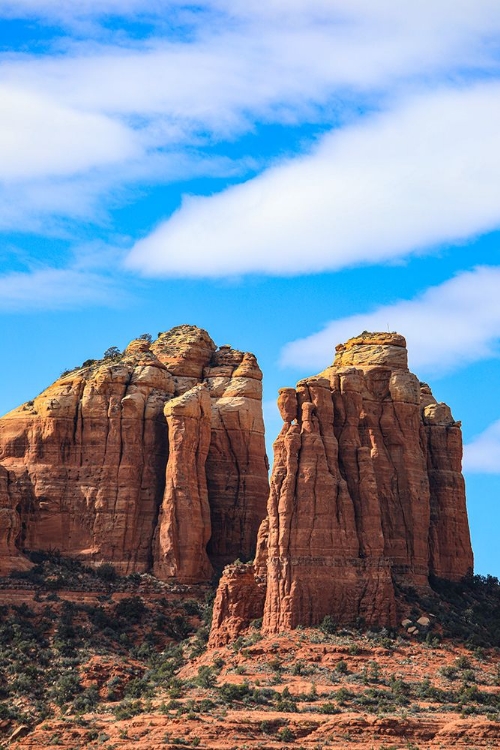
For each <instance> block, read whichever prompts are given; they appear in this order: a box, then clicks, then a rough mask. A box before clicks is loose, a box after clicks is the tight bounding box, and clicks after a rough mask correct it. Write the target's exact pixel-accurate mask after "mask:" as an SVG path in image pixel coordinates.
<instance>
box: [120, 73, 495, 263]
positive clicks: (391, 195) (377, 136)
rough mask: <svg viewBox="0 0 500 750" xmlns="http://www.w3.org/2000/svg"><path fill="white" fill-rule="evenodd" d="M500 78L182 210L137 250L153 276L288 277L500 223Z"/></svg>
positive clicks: (359, 128) (376, 119)
mask: <svg viewBox="0 0 500 750" xmlns="http://www.w3.org/2000/svg"><path fill="white" fill-rule="evenodd" d="M499 174H500V84H498V83H491V84H481V85H475V86H473V87H470V88H467V89H461V90H441V91H439V92H434V93H432V94H429V95H426V96H423V95H422V96H418V97H416V98H414V99H412V100H410V101H409V102H407V103H404V104H402V105H400V106H399V107H397V108H396V109H393V110H391V111H390V112H386V113H384V114H381V115H377V116H373V117H371V118H368V119H366V120H365V121H363V122H362V123H361V124H359V125H354V126H351V127H349V128H346V129H344V130H342V131H340V132H333V133H330V134H329V135H327V136H325V137H324V138H323V139H322V141H321V143H320V144H319V145H318V146H317V147H316V148H315V150H314V151H313V152H312V153H311V154H309V155H307V156H303V157H300V158H295V159H291V160H289V161H287V162H286V163H284V164H281V165H279V166H276V167H273V168H271V169H269V170H267V171H265V172H264V173H262V174H261V175H259V176H258V177H256V178H255V179H253V180H250V181H248V182H246V183H244V184H241V185H237V186H235V187H231V188H229V189H227V190H225V191H224V192H222V193H219V194H216V195H213V196H211V197H188V198H186V199H185V201H184V203H183V206H182V207H181V209H180V210H179V211H178V212H177V213H176V214H174V215H173V216H172V217H171V218H170V219H169V220H168V221H167V222H165V223H163V224H161V225H160V226H159V227H158V228H157V229H156V230H155V231H154V232H153V233H152V234H151V235H149V236H148V237H146V238H145V239H143V240H141V241H139V242H138V243H137V244H136V245H135V246H134V248H133V249H132V251H131V254H130V256H129V259H128V264H129V266H130V267H131V268H135V269H137V270H140V271H142V272H143V273H145V274H151V275H155V274H158V275H161V274H163V275H166V276H169V275H170V276H201V277H203V276H207V277H208V276H214V277H215V276H230V275H235V274H244V273H252V272H255V273H267V274H276V275H280V274H282V275H289V274H299V273H307V272H320V271H325V270H336V269H340V268H343V267H346V266H352V265H355V264H359V263H374V262H384V261H388V260H391V259H394V258H400V257H403V256H405V255H407V254H408V253H411V252H415V250H418V249H424V248H429V247H431V246H432V245H434V244H436V243H439V242H443V241H446V242H450V241H454V240H460V239H463V238H466V237H469V236H471V235H473V234H475V233H478V232H482V231H485V230H490V229H492V228H494V227H496V226H498V225H500V202H499V201H498V175H499Z"/></svg>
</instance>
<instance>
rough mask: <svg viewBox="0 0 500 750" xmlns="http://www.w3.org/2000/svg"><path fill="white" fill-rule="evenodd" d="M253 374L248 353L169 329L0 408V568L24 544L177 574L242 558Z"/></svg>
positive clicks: (254, 428)
mask: <svg viewBox="0 0 500 750" xmlns="http://www.w3.org/2000/svg"><path fill="white" fill-rule="evenodd" d="M261 380H262V374H261V372H260V369H259V367H258V365H257V362H256V359H255V357H254V356H253V355H252V354H248V353H244V352H240V351H237V350H233V349H231V348H230V347H228V346H224V347H221V348H220V349H217V347H216V345H215V344H214V342H213V341H212V339H211V338H210V336H209V335H208V333H207V332H206V331H203V330H202V329H200V328H196V327H195V326H178V327H177V328H174V329H172V330H171V331H167V332H166V333H163V334H160V335H159V336H158V339H157V340H156V341H155V342H153V343H152V344H151V343H150V342H149V341H148V340H145V339H144V338H141V339H137V340H135V341H133V342H131V344H129V346H128V347H127V349H126V350H125V352H124V353H123V354H122V355H120V356H114V357H113V356H111V357H108V358H107V359H104V360H100V361H96V362H94V361H89V362H87V363H85V366H82V367H81V368H79V369H76V370H74V371H72V372H69V373H67V374H65V375H64V376H62V377H61V378H60V379H59V380H57V381H56V382H55V383H54V384H53V385H52V386H50V387H49V388H48V389H47V390H45V391H44V392H43V393H41V394H40V395H39V396H38V397H37V398H35V399H34V400H33V401H30V402H27V403H26V404H23V405H22V406H21V407H19V408H18V409H15V410H14V411H12V412H10V413H9V414H7V415H5V416H4V417H3V418H2V419H1V420H0V519H1V526H0V574H2V573H5V572H8V571H9V570H11V569H13V568H20V567H23V566H25V565H26V564H27V561H26V559H25V558H24V557H23V556H22V554H21V553H22V550H23V549H27V550H38V549H44V550H47V549H57V550H59V551H60V552H61V553H63V554H65V555H69V556H75V557H78V558H79V559H83V560H85V561H88V562H91V563H94V564H97V563H102V562H110V563H112V564H113V565H115V566H116V568H117V570H119V571H120V572H122V573H132V572H143V571H146V570H153V571H155V573H156V574H157V575H159V576H162V577H171V576H174V577H177V578H179V579H180V580H186V581H195V580H206V579H207V578H209V577H210V575H211V573H212V565H214V566H216V567H221V566H222V565H223V564H225V563H227V562H230V561H233V560H235V559H236V558H238V557H240V558H241V559H243V560H244V559H248V558H249V557H252V556H253V554H254V548H255V539H256V536H257V531H258V527H259V524H260V522H261V520H262V518H263V517H264V516H265V507H266V500H267V495H268V478H267V458H266V455H265V446H264V425H263V418H262V389H261ZM207 544H208V555H207Z"/></svg>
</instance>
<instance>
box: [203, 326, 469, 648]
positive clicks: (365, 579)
mask: <svg viewBox="0 0 500 750" xmlns="http://www.w3.org/2000/svg"><path fill="white" fill-rule="evenodd" d="M278 406H279V409H280V412H281V415H282V417H283V420H284V426H283V429H282V431H281V433H280V435H279V437H278V439H277V440H276V442H275V444H274V468H273V473H272V478H271V491H270V496H269V501H268V511H267V512H268V517H267V520H266V524H267V525H268V529H269V531H268V541H267V549H266V558H267V564H266V563H265V561H264V560H263V558H262V555H261V553H260V552H259V553H258V555H257V558H256V561H255V567H256V568H257V569H258V570H259V578H260V579H262V576H263V571H264V570H265V573H264V575H265V577H266V578H267V586H266V599H265V605H264V606H263V609H262V610H261V613H262V615H263V617H264V623H263V627H264V630H265V631H267V632H277V631H281V630H285V629H288V628H293V627H296V626H297V625H298V624H303V625H312V624H317V623H319V622H320V621H321V620H322V619H323V618H324V617H325V616H326V615H330V616H332V617H333V618H334V619H335V620H336V621H338V622H352V621H354V620H356V619H358V618H361V619H362V620H363V621H364V622H365V623H366V624H368V625H373V624H376V625H395V624H396V620H397V610H396V599H395V589H394V583H393V581H394V579H397V578H398V577H402V578H403V579H404V580H405V581H406V582H407V583H411V584H413V585H416V586H425V585H428V578H429V575H437V576H440V577H446V578H448V579H451V580H458V579H460V578H461V577H462V576H464V575H465V574H466V573H467V572H468V571H469V570H471V569H472V551H471V546H470V538H469V529H468V523H467V514H466V508H465V493H464V484H463V479H462V476H461V473H460V465H461V441H460V427H459V424H458V423H456V422H454V420H453V418H452V416H451V413H450V411H449V409H448V407H446V406H445V405H444V404H437V403H436V401H435V399H434V398H433V397H432V394H431V393H430V390H429V388H428V386H426V385H422V386H421V384H420V383H419V381H418V380H417V378H416V377H415V376H414V375H413V374H412V373H410V372H409V370H408V367H407V353H406V343H405V340H404V338H403V337H402V336H399V335H397V334H383V333H382V334H369V333H364V334H362V335H361V336H359V337H357V338H355V339H351V340H350V341H348V342H347V343H346V344H345V345H341V346H339V347H337V355H336V358H335V362H334V363H333V365H332V366H331V367H329V368H327V369H326V370H325V371H324V372H323V373H321V374H320V375H319V376H316V377H312V378H307V379H306V380H303V381H301V382H299V383H298V385H297V388H296V389H292V388H286V389H283V390H281V391H280V396H279V399H278ZM231 575H232V574H231V571H229V573H227V574H226V576H225V578H224V587H225V591H226V595H225V596H224V597H223V596H218V597H217V600H216V614H217V618H216V619H215V624H214V629H213V632H212V635H211V643H212V644H213V645H220V644H221V643H223V642H224V640H225V638H226V637H227V632H236V631H238V630H240V629H241V628H242V627H243V625H244V622H243V621H241V622H239V623H235V621H234V612H232V609H231V607H232V601H231V598H230V592H231V591H232V590H233V589H234V590H235V591H236V592H237V591H238V586H237V585H235V584H233V583H232V581H231ZM240 575H241V574H240ZM260 585H261V584H260ZM246 587H247V589H248V590H249V591H250V590H251V587H250V583H249V581H246ZM225 612H227V613H228V614H227V616H228V617H232V623H231V627H230V628H228V627H226V625H225V619H226V615H225ZM231 613H232V614H231ZM254 615H255V613H254Z"/></svg>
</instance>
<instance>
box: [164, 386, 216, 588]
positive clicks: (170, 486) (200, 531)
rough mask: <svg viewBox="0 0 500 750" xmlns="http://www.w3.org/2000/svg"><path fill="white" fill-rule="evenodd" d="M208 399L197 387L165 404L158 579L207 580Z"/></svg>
mask: <svg viewBox="0 0 500 750" xmlns="http://www.w3.org/2000/svg"><path fill="white" fill-rule="evenodd" d="M210 411H211V409H210V396H209V395H208V391H207V388H206V386H205V385H197V386H195V387H194V388H191V389H190V390H189V391H186V393H184V394H183V395H181V396H178V397H177V398H174V399H172V401H168V402H167V403H166V404H165V416H166V418H167V424H168V438H169V456H168V463H167V472H166V484H165V492H164V495H163V503H162V506H161V508H160V515H159V518H158V524H157V527H156V535H155V548H154V553H153V559H154V564H153V572H154V573H155V575H157V576H158V577H159V578H178V579H180V580H182V581H186V582H187V581H197V580H199V579H200V578H209V577H210V575H211V573H212V568H211V565H210V562H209V560H208V556H207V543H208V540H209V539H210V535H211V525H210V505H209V503H208V491H207V480H206V475H205V462H206V460H207V455H208V446H209V444H210Z"/></svg>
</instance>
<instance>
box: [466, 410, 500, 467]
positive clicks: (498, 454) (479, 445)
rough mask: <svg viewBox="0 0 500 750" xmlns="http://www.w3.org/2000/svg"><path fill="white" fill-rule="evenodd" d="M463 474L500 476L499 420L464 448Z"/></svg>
mask: <svg viewBox="0 0 500 750" xmlns="http://www.w3.org/2000/svg"><path fill="white" fill-rule="evenodd" d="M463 468H464V471H465V472H470V473H476V472H479V473H486V474H500V420H498V421H497V422H493V424H491V425H490V426H489V427H487V428H486V430H484V432H482V433H481V434H480V435H478V436H477V437H476V438H475V439H474V440H472V441H471V442H470V443H468V444H467V445H465V446H464V460H463Z"/></svg>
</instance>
